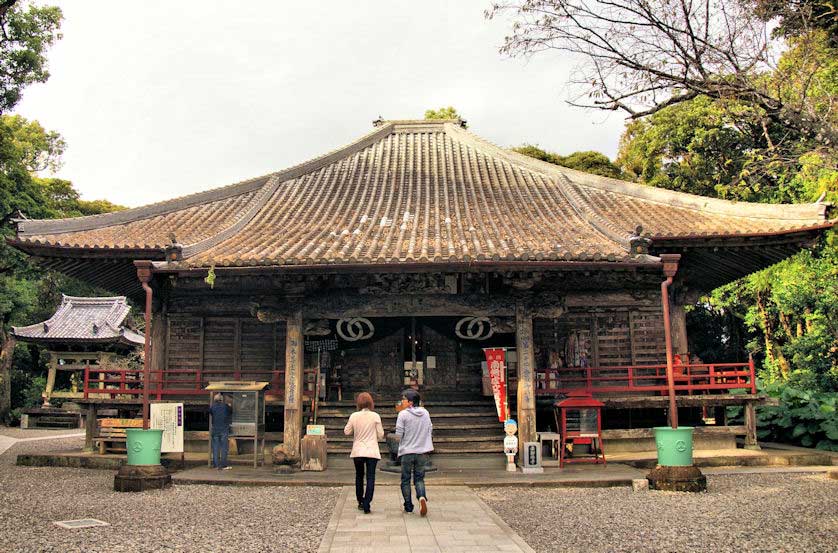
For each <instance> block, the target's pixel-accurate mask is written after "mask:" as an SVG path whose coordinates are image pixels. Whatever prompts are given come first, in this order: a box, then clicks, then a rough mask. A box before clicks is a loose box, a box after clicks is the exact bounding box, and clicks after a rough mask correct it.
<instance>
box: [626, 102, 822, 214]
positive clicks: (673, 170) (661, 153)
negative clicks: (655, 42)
mask: <svg viewBox="0 0 838 553" xmlns="http://www.w3.org/2000/svg"><path fill="white" fill-rule="evenodd" d="M751 112H752V110H750V108H748V107H747V106H745V105H743V104H741V103H738V102H732V101H721V102H720V101H714V100H711V99H710V98H707V97H706V96H702V97H699V98H695V99H693V100H691V101H689V102H684V103H680V104H676V105H673V106H669V107H667V108H665V109H662V110H661V111H658V112H656V113H654V114H652V115H650V116H648V117H646V118H643V119H639V120H637V121H632V122H630V123H629V124H628V125H626V130H625V132H624V133H623V136H622V137H621V139H620V149H619V153H618V155H617V161H616V164H617V165H618V166H619V167H620V168H621V169H622V170H623V171H624V172H625V174H626V175H627V176H628V177H629V178H631V179H632V180H636V181H639V182H642V183H644V184H649V185H651V186H656V187H659V188H668V189H670V190H680V191H682V192H689V193H692V194H699V195H702V196H718V197H722V198H730V199H742V200H759V199H763V198H764V195H761V194H758V193H757V192H755V190H754V188H756V189H759V190H760V191H761V192H765V189H766V188H767V187H765V186H754V187H750V186H745V185H742V184H741V183H740V182H739V181H740V173H741V172H742V170H743V168H744V166H745V164H746V161H747V158H748V156H749V154H750V152H752V151H753V150H754V149H755V148H758V147H759V146H760V138H761V135H762V129H761V128H760V125H759V124H758V123H754V122H753V118H752V117H751ZM759 184H763V185H764V184H765V183H759ZM737 185H738V186H737ZM814 199H815V198H813V200H814Z"/></svg>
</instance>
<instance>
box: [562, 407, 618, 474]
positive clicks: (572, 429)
mask: <svg viewBox="0 0 838 553" xmlns="http://www.w3.org/2000/svg"><path fill="white" fill-rule="evenodd" d="M569 396H570V397H568V398H567V399H565V400H562V401H557V402H556V403H555V404H553V407H554V408H555V409H558V410H559V411H560V412H561V421H562V424H561V436H562V437H561V448H560V453H559V468H561V467H564V464H565V463H600V462H602V464H603V465H604V464H606V462H605V452H604V451H603V449H602V407H603V405H604V404H603V403H602V402H601V401H597V400H595V399H594V398H593V397H592V396H591V395H590V394H587V393H585V392H570V394H569ZM568 444H570V445H571V447H575V446H577V445H584V444H590V446H591V455H589V456H584V457H582V456H577V455H574V456H573V457H568V454H567V446H568Z"/></svg>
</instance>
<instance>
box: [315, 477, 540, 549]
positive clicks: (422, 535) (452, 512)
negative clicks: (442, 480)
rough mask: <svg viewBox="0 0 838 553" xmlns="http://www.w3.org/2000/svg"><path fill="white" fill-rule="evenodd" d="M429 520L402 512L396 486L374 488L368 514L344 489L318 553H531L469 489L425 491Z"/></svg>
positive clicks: (352, 491)
mask: <svg viewBox="0 0 838 553" xmlns="http://www.w3.org/2000/svg"><path fill="white" fill-rule="evenodd" d="M428 495H429V497H430V500H429V501H428V516H426V517H424V518H423V517H420V516H419V505H418V502H416V503H417V505H416V510H415V511H414V512H413V513H405V512H404V511H403V510H402V497H401V492H400V490H399V488H398V487H396V486H386V487H376V490H375V498H374V500H373V504H372V513H371V514H369V515H365V514H364V513H363V512H361V511H359V510H358V504H357V503H356V501H355V489H354V488H353V487H344V488H343V491H342V493H341V496H340V498H339V499H338V502H337V504H336V505H335V511H334V513H333V514H332V519H331V521H329V526H328V528H327V529H326V535H325V536H323V541H322V542H321V543H320V549H319V553H373V552H379V551H385V552H387V553H449V552H451V553H454V552H457V553H468V552H483V551H509V552H519V553H535V552H534V550H533V549H532V548H531V547H529V546H528V545H527V544H526V542H524V540H522V539H521V538H520V537H519V536H518V535H517V534H516V533H515V532H513V531H512V529H511V528H509V526H507V525H506V523H504V522H503V521H502V520H501V519H500V517H498V516H497V515H496V514H495V513H494V511H492V510H491V509H490V508H489V507H488V506H487V505H486V504H485V503H483V501H482V500H481V499H480V498H479V497H477V495H476V494H475V493H474V492H473V491H471V489H469V488H466V487H463V486H457V487H454V486H446V487H441V486H428Z"/></svg>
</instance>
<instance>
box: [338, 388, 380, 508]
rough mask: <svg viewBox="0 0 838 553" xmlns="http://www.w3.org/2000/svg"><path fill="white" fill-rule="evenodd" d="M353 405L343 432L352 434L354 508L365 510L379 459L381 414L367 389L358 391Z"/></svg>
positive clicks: (370, 500) (369, 500)
mask: <svg viewBox="0 0 838 553" xmlns="http://www.w3.org/2000/svg"><path fill="white" fill-rule="evenodd" d="M355 405H356V406H357V407H358V410H357V411H356V412H354V413H352V414H351V415H350V416H349V421H348V422H347V423H346V427H345V428H344V429H343V433H344V434H346V435H347V436H349V435H352V436H353V439H352V453H350V454H349V457H351V458H352V460H353V461H354V462H355V497H356V498H357V499H358V509H359V510H361V511H364V512H365V513H367V514H369V512H370V504H371V503H372V494H373V492H374V491H375V466H376V465H377V464H378V461H379V460H380V459H381V451H380V450H379V449H378V440H381V439H383V438H384V427H383V426H382V425H381V417H380V416H379V415H378V413H376V412H375V411H373V408H374V407H375V405H374V404H373V401H372V396H371V395H370V394H369V393H367V392H361V393H360V394H358V397H357V398H356V399H355ZM365 472H366V476H367V486H366V490H364V473H365Z"/></svg>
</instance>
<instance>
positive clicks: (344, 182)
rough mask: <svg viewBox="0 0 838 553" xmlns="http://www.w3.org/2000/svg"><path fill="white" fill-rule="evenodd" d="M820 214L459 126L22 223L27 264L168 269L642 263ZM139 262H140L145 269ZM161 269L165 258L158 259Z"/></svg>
mask: <svg viewBox="0 0 838 553" xmlns="http://www.w3.org/2000/svg"><path fill="white" fill-rule="evenodd" d="M829 224H830V223H829V222H828V221H827V219H826V206H824V205H820V204H807V205H768V204H749V203H742V202H740V203H735V202H729V201H725V200H718V199H712V198H705V197H699V196H693V195H689V194H684V193H680V192H673V191H668V190H662V189H657V188H652V187H648V186H644V185H639V184H634V183H628V182H624V181H620V180H616V179H609V178H605V177H600V176H596V175H591V174H587V173H581V172H578V171H574V170H571V169H567V168H564V167H560V166H557V165H552V164H549V163H545V162H541V161H538V160H535V159H532V158H529V157H526V156H523V155H520V154H517V153H515V152H511V151H509V150H505V149H502V148H499V147H497V146H495V145H493V144H491V143H489V142H487V141H485V140H483V139H481V138H479V137H477V136H475V135H474V134H472V133H470V132H468V131H466V130H465V129H463V128H462V127H461V126H460V124H459V122H458V121H454V120H438V121H424V120H422V121H385V122H383V123H381V124H380V125H379V126H378V127H376V128H375V129H374V130H373V132H371V133H369V134H367V135H366V136H363V137H362V138H360V139H359V140H357V141H356V142H354V143H352V144H350V145H348V146H346V147H344V148H341V149H339V150H336V151H334V152H331V153H329V154H326V155H324V156H322V157H319V158H316V159H314V160H311V161H309V162H306V163H303V164H301V165H298V166H295V167H292V168H290V169H286V170H284V171H279V172H277V173H272V174H270V175H266V176H264V177H260V178H257V179H253V180H250V181H245V182H242V183H239V184H235V185H232V186H228V187H226V188H221V189H216V190H212V191H209V192H204V193H201V194H196V195H193V196H187V197H184V198H180V199H176V200H171V201H168V202H163V203H160V204H154V205H151V206H146V207H142V208H137V209H132V210H127V211H121V212H118V213H109V214H104V215H96V216H92V217H81V218H78V219H63V220H39V221H32V220H23V221H19V222H18V234H17V239H16V241H14V243H15V245H17V246H18V247H20V248H21V249H24V250H27V251H34V250H35V249H38V251H39V252H43V251H44V249H55V250H63V251H64V252H65V253H64V255H66V254H67V253H68V250H69V251H72V250H84V251H85V252H86V253H88V254H90V253H95V252H97V251H99V250H103V249H121V250H130V249H132V248H136V249H141V248H145V249H154V248H163V247H165V246H166V245H167V244H170V243H171V242H172V238H173V237H174V239H175V240H176V242H177V243H179V244H181V245H182V248H183V249H182V260H181V261H178V262H176V263H170V266H172V267H176V266H181V267H185V268H188V267H209V266H213V265H215V266H252V265H267V266H277V265H307V266H323V265H331V264H340V265H346V264H348V265H364V264H373V263H375V264H378V263H385V264H411V263H463V262H466V263H467V262H470V261H478V260H498V261H539V260H567V261H597V260H602V261H614V262H621V261H629V260H631V261H634V262H636V261H638V258H636V257H634V254H633V253H632V252H630V250H629V239H630V238H631V236H632V234H633V233H634V231H635V229H636V228H637V227H638V226H642V227H643V233H644V234H650V235H651V236H652V238H653V239H654V238H661V239H668V240H672V239H678V238H679V237H684V238H690V239H695V238H697V237H699V238H700V237H702V236H707V237H709V236H755V235H765V234H782V233H790V232H799V231H802V230H806V229H813V228H819V227H822V226H824V225H827V226H828V225H829ZM146 258H147V257H146ZM158 259H159V258H158Z"/></svg>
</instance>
